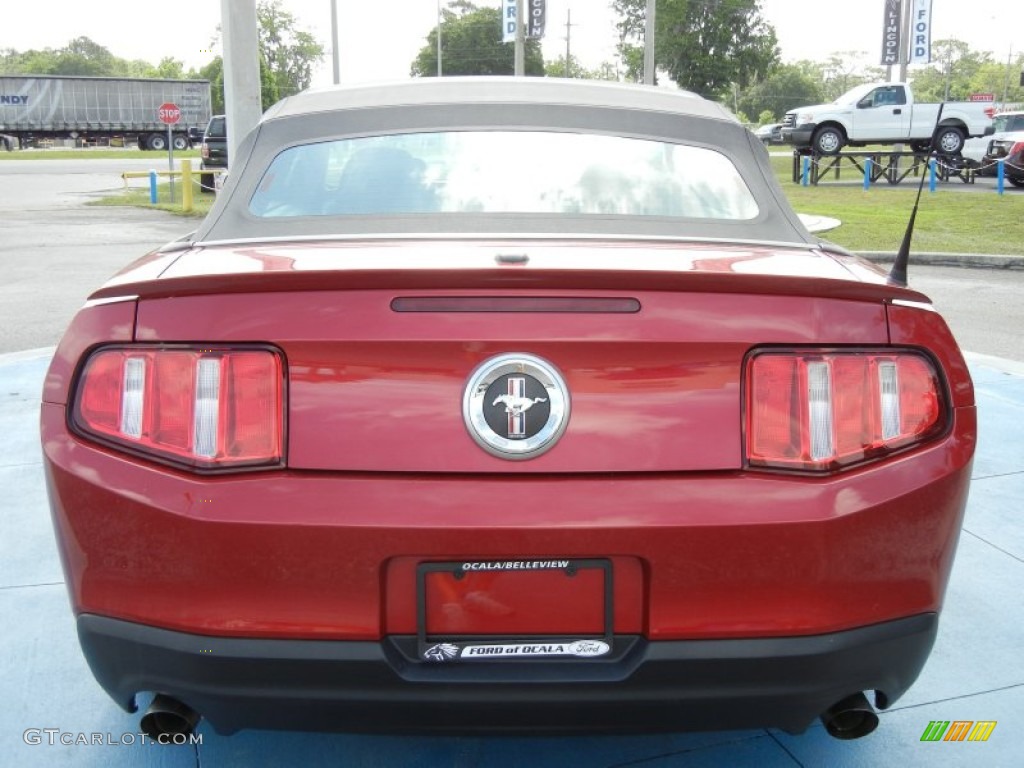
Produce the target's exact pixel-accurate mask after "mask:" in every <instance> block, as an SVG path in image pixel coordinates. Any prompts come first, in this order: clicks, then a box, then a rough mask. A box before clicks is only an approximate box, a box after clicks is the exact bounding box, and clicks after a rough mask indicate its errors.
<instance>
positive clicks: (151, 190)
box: [149, 171, 156, 205]
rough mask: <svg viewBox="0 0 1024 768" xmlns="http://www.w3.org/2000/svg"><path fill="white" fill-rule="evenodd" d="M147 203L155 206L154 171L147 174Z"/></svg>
mask: <svg viewBox="0 0 1024 768" xmlns="http://www.w3.org/2000/svg"><path fill="white" fill-rule="evenodd" d="M149 202H150V204H151V205H156V171H150V172H149Z"/></svg>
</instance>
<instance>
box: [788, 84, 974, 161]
mask: <svg viewBox="0 0 1024 768" xmlns="http://www.w3.org/2000/svg"><path fill="white" fill-rule="evenodd" d="M992 111H993V110H992V104H990V103H987V102H974V101H947V102H946V103H945V105H944V106H943V108H942V122H941V123H940V124H939V125H938V126H936V124H935V123H936V120H937V118H938V116H939V105H938V104H915V103H914V94H913V92H912V91H911V89H910V86H909V85H907V84H906V83H865V84H863V85H858V86H857V87H856V88H853V89H851V90H849V91H847V92H846V93H844V94H843V95H842V96H840V97H839V98H838V99H836V100H835V101H833V102H832V103H831V104H816V105H814V106H811V107H800V108H799V109H794V110H790V111H789V112H787V113H786V117H785V119H784V120H783V122H782V138H783V140H784V141H786V142H788V143H790V144H793V145H794V146H795V147H810V148H811V149H812V150H813V151H814V152H816V153H818V154H820V155H834V154H836V153H837V152H839V150H841V149H842V148H843V147H844V146H846V145H850V146H854V147H857V146H864V145H865V144H897V143H900V142H904V141H905V142H908V143H909V144H910V145H911V147H912V148H913V149H914V150H915V151H917V150H920V151H926V150H928V149H930V148H931V147H935V149H937V150H938V151H939V152H941V153H942V154H944V155H955V154H957V153H958V152H960V150H961V149H963V146H964V141H965V140H966V139H967V137H968V136H983V135H984V134H985V132H986V130H987V129H989V128H990V126H991V125H992Z"/></svg>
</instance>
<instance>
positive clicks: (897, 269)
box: [889, 102, 946, 288]
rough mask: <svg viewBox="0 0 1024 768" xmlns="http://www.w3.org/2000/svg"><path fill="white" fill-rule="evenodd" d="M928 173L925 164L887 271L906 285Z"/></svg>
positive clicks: (940, 111) (937, 128) (942, 105)
mask: <svg viewBox="0 0 1024 768" xmlns="http://www.w3.org/2000/svg"><path fill="white" fill-rule="evenodd" d="M945 106H946V102H941V103H940V104H939V114H938V115H937V116H936V118H935V131H933V132H932V147H931V152H930V153H929V154H928V158H929V159H931V158H932V157H934V156H935V154H936V148H935V141H934V138H935V136H936V135H937V134H938V132H939V123H940V122H941V121H942V108H943V107H945ZM927 175H928V166H927V165H925V170H924V173H922V174H921V182H920V183H919V184H918V185H917V198H916V199H915V200H914V209H913V210H912V211H911V212H910V221H908V222H907V231H906V232H904V233H903V242H902V243H900V249H899V250H898V251H897V252H896V260H895V261H893V264H892V270H891V271H890V272H889V281H890V282H893V283H896V284H897V285H901V286H903V287H904V288H906V287H907V265H908V264H909V263H910V240H911V238H912V237H913V236H914V222H915V221H916V220H917V206H918V204H919V203H920V202H921V192H922V191H923V190H924V180H925V177H926V176H927Z"/></svg>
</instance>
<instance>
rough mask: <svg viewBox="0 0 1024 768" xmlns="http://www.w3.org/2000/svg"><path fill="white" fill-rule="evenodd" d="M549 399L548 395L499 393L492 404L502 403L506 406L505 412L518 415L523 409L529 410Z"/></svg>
mask: <svg viewBox="0 0 1024 768" xmlns="http://www.w3.org/2000/svg"><path fill="white" fill-rule="evenodd" d="M547 401H548V399H547V398H546V397H534V398H529V397H516V396H515V395H498V396H497V397H496V398H494V402H493V403H491V405H497V404H498V403H501V404H502V405H504V406H505V413H511V414H513V415H516V416H518V415H519V414H520V413H522V412H523V411H528V410H530V409H531V408H533V406H535V405H536V404H537V403H546V402H547Z"/></svg>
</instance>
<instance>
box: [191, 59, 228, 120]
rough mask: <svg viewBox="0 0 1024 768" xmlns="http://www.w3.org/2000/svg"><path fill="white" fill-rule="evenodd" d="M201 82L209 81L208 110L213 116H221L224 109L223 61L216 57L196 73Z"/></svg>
mask: <svg viewBox="0 0 1024 768" xmlns="http://www.w3.org/2000/svg"><path fill="white" fill-rule="evenodd" d="M197 74H198V75H199V78H200V79H202V80H209V81H210V109H211V110H212V112H213V114H215V115H223V114H224V112H225V109H224V59H222V58H221V57H220V56H217V57H215V58H214V59H213V61H211V62H210V63H209V64H207V65H206V66H205V67H202V68H201V69H200V70H199V72H198V73H197Z"/></svg>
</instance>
